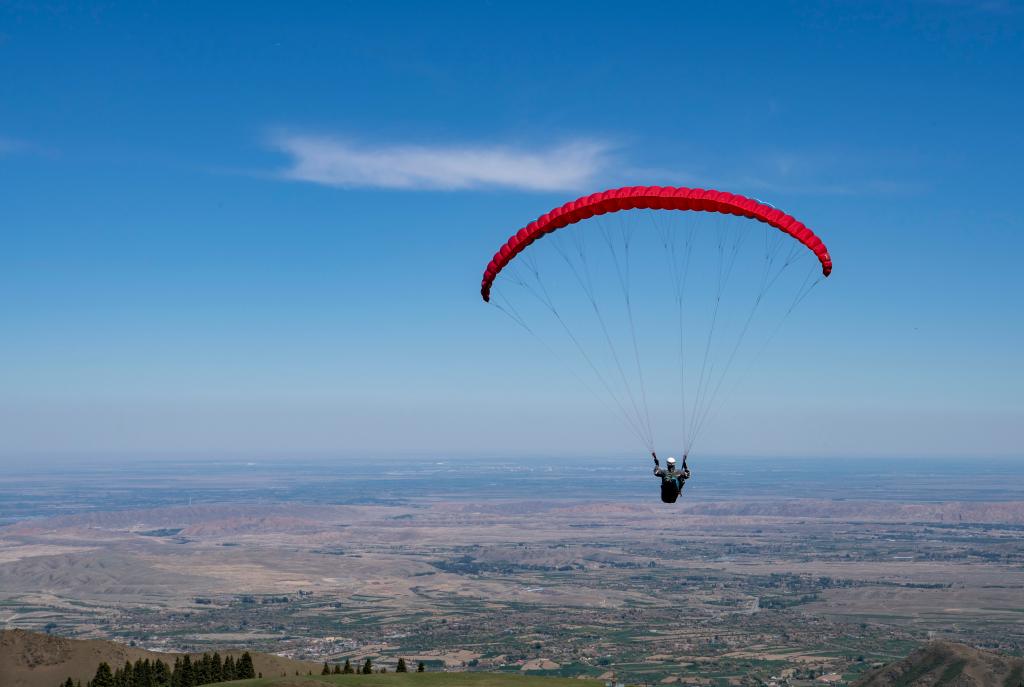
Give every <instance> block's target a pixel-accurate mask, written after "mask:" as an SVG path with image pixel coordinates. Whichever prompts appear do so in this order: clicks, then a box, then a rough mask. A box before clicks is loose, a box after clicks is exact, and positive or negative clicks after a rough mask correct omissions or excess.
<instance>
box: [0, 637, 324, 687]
mask: <svg viewBox="0 0 1024 687" xmlns="http://www.w3.org/2000/svg"><path fill="white" fill-rule="evenodd" d="M220 654H221V656H222V657H227V656H234V657H235V658H238V657H239V656H241V655H242V652H241V651H221V652H220ZM181 655H182V654H172V653H160V652H156V651H147V650H145V649H139V648H136V647H130V646H126V645H124V644H119V643H118V642H111V641H107V640H103V639H67V638H66V637H55V636H52V635H47V634H43V633H40V632H27V631H25V630H0V687H58V685H59V684H60V683H61V682H63V681H64V680H66V679H67V678H68V677H70V678H71V679H72V680H75V681H77V680H81V681H82V684H83V685H84V684H85V682H86V680H91V679H92V677H93V675H95V674H96V667H97V666H98V665H99V664H100V663H102V662H103V661H106V662H107V663H108V664H110V667H111V668H119V667H120V666H123V665H124V663H125V661H131V662H132V663H134V662H135V661H136V660H138V659H143V660H145V659H147V658H148V659H150V660H151V661H152V660H155V659H158V658H159V659H161V660H162V661H164V662H165V663H169V664H173V663H174V659H175V658H176V657H177V656H181ZM191 655H192V656H202V654H191ZM250 655H251V656H252V662H253V666H254V667H255V668H256V671H257V672H258V673H263V675H265V676H267V677H270V676H276V675H280V674H281V673H288V674H289V675H294V674H295V671H296V670H298V671H299V672H300V673H301V674H302V675H305V674H306V673H307V672H308V671H310V670H312V671H313V672H314V674H317V673H319V672H320V668H321V667H322V666H321V664H319V663H310V662H308V661H294V660H292V659H290V658H283V657H281V656H274V655H273V654H260V653H255V652H250Z"/></svg>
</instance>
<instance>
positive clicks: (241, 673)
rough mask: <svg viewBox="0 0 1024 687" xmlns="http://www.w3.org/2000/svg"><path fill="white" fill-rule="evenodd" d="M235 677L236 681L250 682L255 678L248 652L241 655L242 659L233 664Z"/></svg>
mask: <svg viewBox="0 0 1024 687" xmlns="http://www.w3.org/2000/svg"><path fill="white" fill-rule="evenodd" d="M235 676H236V677H235V679H236V680H251V679H252V678H254V677H256V669H255V668H254V667H253V665H252V656H250V655H249V652H248V651H246V652H245V653H244V654H242V658H240V659H238V663H236V664H235Z"/></svg>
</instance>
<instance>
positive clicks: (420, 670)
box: [416, 661, 427, 673]
mask: <svg viewBox="0 0 1024 687" xmlns="http://www.w3.org/2000/svg"><path fill="white" fill-rule="evenodd" d="M426 670H427V664H426V663H424V662H423V661H420V663H419V665H418V666H416V672H417V673H423V672H426Z"/></svg>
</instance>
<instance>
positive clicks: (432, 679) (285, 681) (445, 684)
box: [206, 673, 604, 687]
mask: <svg viewBox="0 0 1024 687" xmlns="http://www.w3.org/2000/svg"><path fill="white" fill-rule="evenodd" d="M318 684H323V685H339V686H340V687H597V686H598V685H602V687H603V684H604V683H602V682H599V681H597V680H581V679H577V678H558V677H537V676H524V675H509V674H507V673H386V674H383V675H382V674H376V675H292V676H290V677H265V678H256V679H255V680H234V681H232V682H218V683H216V684H214V685H207V686H206V687H270V686H273V687H315V686H316V685H318Z"/></svg>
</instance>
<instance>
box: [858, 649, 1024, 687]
mask: <svg viewBox="0 0 1024 687" xmlns="http://www.w3.org/2000/svg"><path fill="white" fill-rule="evenodd" d="M1022 684H1024V659H1021V658H1015V657H1013V656H1004V655H1001V654H996V653H992V652H991V651H983V650H981V649H975V648H974V647H970V646H965V645H963V644H954V643H953V642H944V641H936V642H930V643H928V644H926V645H924V646H922V647H921V648H920V649H917V650H916V651H914V652H913V653H911V654H910V655H909V656H907V657H906V658H905V659H903V660H902V661H897V662H895V663H890V664H889V665H887V666H884V667H882V668H879V669H877V670H875V671H873V672H871V673H869V674H867V675H865V676H864V677H863V678H861V679H860V680H858V681H857V682H854V683H853V687H1020V685H1022Z"/></svg>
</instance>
